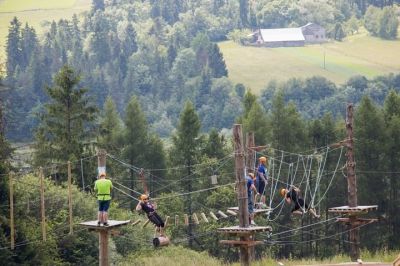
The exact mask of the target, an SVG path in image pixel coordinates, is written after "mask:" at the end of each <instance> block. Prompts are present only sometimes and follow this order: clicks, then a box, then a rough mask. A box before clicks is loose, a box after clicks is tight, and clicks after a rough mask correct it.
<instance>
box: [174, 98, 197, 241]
mask: <svg viewBox="0 0 400 266" xmlns="http://www.w3.org/2000/svg"><path fill="white" fill-rule="evenodd" d="M200 127H201V123H200V119H199V117H198V115H197V113H196V111H195V109H194V106H193V104H192V103H191V102H186V104H185V107H184V109H183V111H182V113H181V115H180V119H179V124H178V127H177V132H176V134H175V135H174V136H173V138H172V141H173V147H172V149H171V152H170V159H171V162H172V163H173V164H174V166H182V165H184V166H185V167H186V169H185V170H186V173H185V172H180V174H181V175H183V176H188V178H186V179H184V180H185V182H182V184H181V187H182V188H183V189H184V190H185V191H186V192H191V191H192V189H193V185H194V184H193V181H192V180H195V179H194V175H193V167H194V164H196V162H197V160H198V156H199V152H200V151H199V147H200V146H201V145H199V144H200V143H199V133H200ZM185 207H186V211H187V213H188V214H189V216H191V214H192V200H191V195H190V194H188V195H187V199H186V202H185ZM190 220H191V218H190ZM188 235H189V246H190V247H192V245H193V226H192V223H191V221H189V227H188Z"/></svg>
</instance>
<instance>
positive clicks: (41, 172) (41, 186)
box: [39, 167, 46, 241]
mask: <svg viewBox="0 0 400 266" xmlns="http://www.w3.org/2000/svg"><path fill="white" fill-rule="evenodd" d="M39 178H40V213H41V216H42V239H43V241H46V214H45V209H44V174H43V168H42V167H40V168H39Z"/></svg>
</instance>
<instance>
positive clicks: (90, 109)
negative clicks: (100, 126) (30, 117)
mask: <svg viewBox="0 0 400 266" xmlns="http://www.w3.org/2000/svg"><path fill="white" fill-rule="evenodd" d="M79 81H80V76H79V75H78V74H77V73H75V71H74V70H73V69H72V68H70V67H69V66H64V67H62V69H61V70H60V71H59V72H58V73H57V74H56V76H55V77H54V87H47V88H46V92H47V94H48V96H49V98H50V102H48V103H47V104H46V105H45V112H44V113H43V114H42V115H41V116H40V117H39V120H40V124H39V126H38V128H37V129H36V145H35V146H36V152H35V164H36V165H41V166H43V165H44V164H45V163H48V162H50V161H55V162H62V163H65V162H66V161H67V160H76V159H78V158H81V157H84V156H85V151H87V150H86V149H85V145H86V143H85V142H87V141H90V138H91V135H92V134H91V131H90V130H91V126H92V124H91V123H92V122H93V121H94V119H95V114H96V112H97V108H96V107H94V106H93V105H91V103H90V101H89V99H88V98H87V97H86V93H87V91H88V90H87V89H84V88H78V85H79Z"/></svg>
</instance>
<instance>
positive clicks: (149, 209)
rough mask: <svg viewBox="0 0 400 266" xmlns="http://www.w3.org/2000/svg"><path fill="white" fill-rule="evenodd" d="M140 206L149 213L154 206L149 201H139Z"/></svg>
mask: <svg viewBox="0 0 400 266" xmlns="http://www.w3.org/2000/svg"><path fill="white" fill-rule="evenodd" d="M140 206H141V207H142V210H143V211H144V212H145V213H147V214H149V213H150V212H154V206H153V204H151V203H150V202H147V203H146V202H141V203H140Z"/></svg>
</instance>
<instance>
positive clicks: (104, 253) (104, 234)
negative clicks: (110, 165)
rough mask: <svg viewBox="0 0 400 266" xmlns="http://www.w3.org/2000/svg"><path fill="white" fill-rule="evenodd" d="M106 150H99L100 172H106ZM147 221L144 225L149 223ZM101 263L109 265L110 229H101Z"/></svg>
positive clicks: (104, 265) (105, 265)
mask: <svg viewBox="0 0 400 266" xmlns="http://www.w3.org/2000/svg"><path fill="white" fill-rule="evenodd" d="M106 154H107V153H106V151H105V150H103V149H100V150H99V151H98V152H97V166H98V174H99V175H100V174H101V173H106ZM147 223H148V222H146V223H145V224H144V225H143V227H144V226H146V225H147ZM99 265H100V266H108V265H109V263H108V230H100V231H99Z"/></svg>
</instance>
